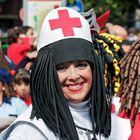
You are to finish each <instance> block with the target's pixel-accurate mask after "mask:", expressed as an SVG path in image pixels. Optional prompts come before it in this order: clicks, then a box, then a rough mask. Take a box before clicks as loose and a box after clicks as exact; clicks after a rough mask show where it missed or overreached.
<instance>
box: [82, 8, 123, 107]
mask: <svg viewBox="0 0 140 140" xmlns="http://www.w3.org/2000/svg"><path fill="white" fill-rule="evenodd" d="M109 14H110V11H109V10H108V11H107V12H105V13H104V14H102V15H101V16H100V17H98V18H96V16H95V12H94V10H93V9H91V10H90V11H88V12H86V13H84V14H82V15H83V16H84V17H85V18H86V19H87V21H88V22H89V24H90V27H91V33H92V40H93V42H94V44H95V46H94V49H95V50H96V53H97V54H98V57H99V60H100V63H101V65H102V71H103V73H104V79H105V87H106V95H107V99H108V103H109V104H110V105H111V98H112V96H116V95H117V92H118V91H119V88H120V64H119V61H120V60H121V59H122V58H123V56H124V54H125V53H124V51H123V49H122V47H121V43H122V38H121V37H119V36H115V35H112V34H108V33H106V32H105V31H106V30H105V29H102V28H103V27H104V24H105V23H106V21H107V19H108V17H109Z"/></svg>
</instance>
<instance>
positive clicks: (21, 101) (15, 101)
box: [10, 97, 26, 105]
mask: <svg viewBox="0 0 140 140" xmlns="http://www.w3.org/2000/svg"><path fill="white" fill-rule="evenodd" d="M10 101H11V103H12V104H22V105H26V104H25V102H24V101H23V100H22V99H20V98H17V97H11V99H10Z"/></svg>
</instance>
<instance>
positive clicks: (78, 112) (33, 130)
mask: <svg viewBox="0 0 140 140" xmlns="http://www.w3.org/2000/svg"><path fill="white" fill-rule="evenodd" d="M69 105H70V110H71V112H72V115H73V118H74V122H75V123H76V124H77V125H78V126H81V127H83V128H88V129H90V130H92V126H91V120H90V117H89V111H90V107H89V101H86V102H83V103H80V104H77V105H76V104H71V103H69ZM31 110H32V106H30V107H29V109H28V110H27V111H25V112H24V113H23V114H22V115H21V116H20V117H18V118H17V120H16V121H15V122H14V123H13V124H16V127H15V129H14V130H13V131H12V132H11V134H10V137H9V138H8V139H4V136H6V135H7V132H8V129H10V127H9V128H8V129H6V130H5V131H3V132H2V137H3V139H2V140H25V139H26V140H31V139H32V138H33V139H34V140H47V139H48V140H58V137H56V136H55V135H54V134H53V132H51V131H50V130H49V129H48V128H47V127H46V125H45V124H44V122H43V120H42V119H39V120H37V119H36V118H34V119H33V120H30V119H29V117H30V114H31ZM77 132H78V136H79V139H80V140H88V137H87V135H86V131H84V130H81V129H77ZM90 137H91V138H92V137H93V135H92V134H90ZM97 137H98V136H97ZM102 140H105V138H102Z"/></svg>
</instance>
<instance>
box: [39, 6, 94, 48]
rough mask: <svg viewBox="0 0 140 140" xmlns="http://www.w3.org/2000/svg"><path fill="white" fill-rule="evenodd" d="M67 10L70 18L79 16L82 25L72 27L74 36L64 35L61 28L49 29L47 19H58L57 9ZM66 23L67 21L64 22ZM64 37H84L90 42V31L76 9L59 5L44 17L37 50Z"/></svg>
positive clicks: (87, 24)
mask: <svg viewBox="0 0 140 140" xmlns="http://www.w3.org/2000/svg"><path fill="white" fill-rule="evenodd" d="M64 9H66V10H68V14H69V17H70V18H77V17H78V18H80V21H81V24H82V27H73V28H72V29H73V31H74V36H64V35H63V32H62V29H61V28H57V29H54V30H51V28H50V23H49V20H52V19H59V15H58V11H59V10H64ZM64 21H65V20H64ZM66 24H68V23H66ZM66 38H81V39H85V40H87V41H89V42H92V39H91V33H90V25H89V23H88V22H87V20H86V19H85V18H84V17H83V16H82V15H80V13H78V12H77V11H75V10H73V9H71V8H67V7H60V8H57V9H54V10H52V11H51V12H50V13H49V14H48V15H47V16H46V17H45V19H44V22H43V24H42V27H41V31H40V36H39V41H38V45H37V50H40V49H41V48H42V47H44V46H46V45H49V44H51V43H54V42H56V41H58V40H62V39H66Z"/></svg>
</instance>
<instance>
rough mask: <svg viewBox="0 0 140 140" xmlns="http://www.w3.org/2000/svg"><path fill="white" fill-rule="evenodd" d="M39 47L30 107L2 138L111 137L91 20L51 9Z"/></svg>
mask: <svg viewBox="0 0 140 140" xmlns="http://www.w3.org/2000/svg"><path fill="white" fill-rule="evenodd" d="M52 17H53V19H52ZM37 49H38V55H37V59H36V61H35V63H34V65H33V68H32V71H31V97H32V106H30V107H29V109H28V110H27V111H26V112H25V113H24V114H23V115H22V116H21V117H19V118H18V119H17V120H16V121H15V122H14V123H13V125H11V126H10V127H9V128H8V129H6V130H5V131H4V132H2V134H1V136H2V138H3V139H4V140H17V139H18V140H23V139H26V140H31V139H32V138H34V139H36V140H38V139H41V140H46V139H49V140H51V139H53V140H55V139H63V140H64V139H65V140H79V139H80V140H87V139H88V140H91V139H102V140H104V139H106V138H107V137H109V135H110V131H111V123H110V121H111V116H110V111H109V107H108V104H107V101H106V96H105V95H106V93H105V86H104V79H103V72H102V69H101V65H100V62H99V60H98V57H97V54H96V52H95V50H94V45H93V42H92V39H91V33H90V26H89V23H88V22H87V21H86V20H85V19H84V18H83V17H82V16H81V15H80V14H79V13H78V12H76V11H75V10H72V9H69V8H64V7H63V8H58V9H55V10H53V11H51V12H50V13H49V14H48V15H47V16H46V18H45V20H44V22H43V25H42V28H41V32H40V38H39V42H38V46H37ZM17 132H18V133H17Z"/></svg>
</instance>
